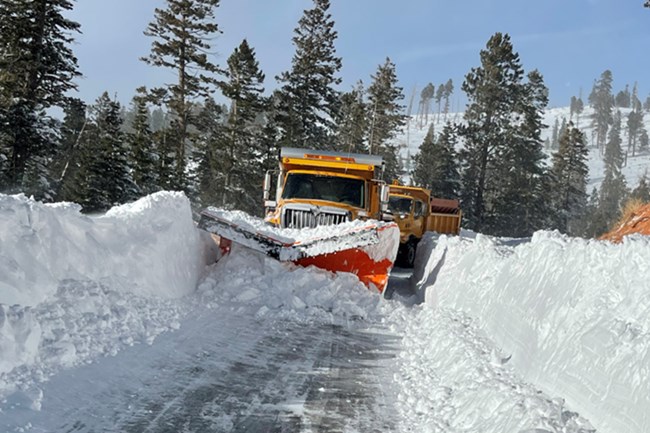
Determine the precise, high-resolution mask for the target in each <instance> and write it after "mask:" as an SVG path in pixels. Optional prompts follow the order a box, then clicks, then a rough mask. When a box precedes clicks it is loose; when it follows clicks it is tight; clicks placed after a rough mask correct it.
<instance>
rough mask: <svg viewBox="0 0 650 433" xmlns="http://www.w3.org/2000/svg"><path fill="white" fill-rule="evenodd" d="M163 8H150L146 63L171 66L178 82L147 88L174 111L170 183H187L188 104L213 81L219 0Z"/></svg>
mask: <svg viewBox="0 0 650 433" xmlns="http://www.w3.org/2000/svg"><path fill="white" fill-rule="evenodd" d="M166 5H167V7H166V9H158V8H156V10H155V18H154V21H152V22H151V23H150V24H149V25H148V27H147V29H146V30H145V32H144V34H145V35H146V36H150V37H152V38H154V41H153V42H152V44H151V53H150V54H149V55H148V56H147V57H143V58H141V60H142V61H144V62H145V63H147V64H149V65H152V66H156V67H162V68H167V69H171V70H173V71H174V72H175V74H176V76H177V77H178V82H177V83H175V84H169V85H167V86H166V88H165V89H154V91H153V92H152V93H153V94H154V95H157V98H160V99H162V101H163V102H164V103H166V105H167V106H168V107H169V109H170V110H171V111H172V113H173V120H172V131H173V133H172V134H167V136H166V141H165V145H166V146H170V147H173V148H174V161H173V165H174V174H173V179H172V186H173V187H175V188H180V189H186V188H187V185H186V179H185V172H186V162H187V161H186V160H187V150H186V148H187V146H188V144H190V143H192V142H194V141H195V139H196V137H194V136H193V134H192V133H191V130H192V126H194V127H196V120H195V118H194V114H193V107H194V105H195V100H196V99H197V98H204V97H207V96H208V95H209V94H210V93H211V91H212V89H213V87H212V86H213V85H216V84H217V80H216V78H215V77H214V74H217V73H219V72H220V70H219V68H218V67H217V66H216V65H215V64H214V63H212V62H211V61H210V59H209V58H208V54H207V53H209V52H210V50H211V44H210V41H211V39H213V38H214V37H215V36H216V35H217V34H219V33H221V31H220V30H219V27H218V26H217V24H216V23H215V21H214V15H215V9H216V8H217V7H218V6H219V0H194V1H188V0H166Z"/></svg>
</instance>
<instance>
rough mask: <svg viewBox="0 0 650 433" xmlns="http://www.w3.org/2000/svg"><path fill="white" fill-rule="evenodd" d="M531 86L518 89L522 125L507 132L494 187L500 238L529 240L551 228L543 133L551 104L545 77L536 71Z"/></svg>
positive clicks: (494, 226) (517, 110) (495, 222)
mask: <svg viewBox="0 0 650 433" xmlns="http://www.w3.org/2000/svg"><path fill="white" fill-rule="evenodd" d="M527 79H528V81H527V82H525V83H524V82H522V83H520V85H519V86H518V88H516V89H515V92H516V93H519V96H518V97H516V98H515V105H514V107H513V113H517V116H521V121H520V122H516V121H515V123H513V124H511V125H510V128H509V130H507V131H505V134H504V139H505V140H506V141H505V142H504V144H506V146H504V147H503V148H502V149H501V150H500V152H499V153H500V159H501V160H500V161H499V162H498V165H497V166H496V167H495V174H496V176H495V179H494V183H495V185H497V186H498V187H497V191H496V194H495V199H494V202H493V205H492V213H493V214H494V215H495V216H497V217H496V218H494V220H493V221H492V223H491V226H492V230H493V231H494V232H495V233H497V234H503V235H509V236H517V237H521V236H529V235H530V234H532V233H533V232H534V231H535V230H537V229H539V228H542V227H544V226H546V225H547V224H548V218H547V216H548V214H549V212H548V206H547V203H548V201H549V197H548V195H549V194H548V193H549V189H548V188H547V183H548V182H549V179H548V176H547V173H546V171H545V164H544V160H545V158H546V156H545V154H544V153H543V150H542V149H543V144H544V143H543V141H542V138H541V132H542V130H543V129H544V128H546V125H545V124H544V123H543V115H544V110H545V109H546V106H547V104H548V89H547V88H546V86H545V85H544V80H543V78H542V75H541V74H540V73H539V72H538V71H537V70H533V71H531V72H529V73H528V74H527Z"/></svg>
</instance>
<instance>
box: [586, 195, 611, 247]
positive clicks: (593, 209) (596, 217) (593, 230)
mask: <svg viewBox="0 0 650 433" xmlns="http://www.w3.org/2000/svg"><path fill="white" fill-rule="evenodd" d="M581 226H582V227H583V230H582V233H581V234H582V236H585V237H596V236H599V235H601V234H603V233H605V232H606V231H607V229H608V223H607V221H606V218H605V216H604V214H603V212H602V209H601V206H600V199H599V194H598V190H597V189H596V188H594V189H593V190H592V192H591V195H590V196H589V201H588V202H587V207H586V209H585V218H584V220H583V223H582V224H581Z"/></svg>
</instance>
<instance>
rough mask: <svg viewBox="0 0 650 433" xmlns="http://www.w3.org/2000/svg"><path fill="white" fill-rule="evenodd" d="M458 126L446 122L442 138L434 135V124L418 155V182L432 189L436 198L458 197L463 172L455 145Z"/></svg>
mask: <svg viewBox="0 0 650 433" xmlns="http://www.w3.org/2000/svg"><path fill="white" fill-rule="evenodd" d="M456 142H457V137H456V134H455V131H454V128H453V127H452V126H451V125H450V124H446V125H445V126H444V127H443V129H442V132H441V133H440V135H439V136H438V138H437V139H436V138H435V137H434V133H433V125H430V126H429V131H428V132H427V135H426V136H425V137H424V141H423V142H422V144H421V145H420V149H419V152H418V154H417V155H416V156H415V170H414V172H413V179H414V180H415V183H416V184H417V185H420V186H421V187H423V188H427V189H429V190H431V195H432V196H433V197H441V198H458V190H459V187H460V175H459V174H458V161H457V156H456V150H455V145H456Z"/></svg>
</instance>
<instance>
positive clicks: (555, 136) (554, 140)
mask: <svg viewBox="0 0 650 433" xmlns="http://www.w3.org/2000/svg"><path fill="white" fill-rule="evenodd" d="M559 137H560V120H559V119H558V118H557V117H556V118H555V123H554V124H553V130H552V131H551V149H557V148H558V140H559Z"/></svg>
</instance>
